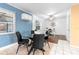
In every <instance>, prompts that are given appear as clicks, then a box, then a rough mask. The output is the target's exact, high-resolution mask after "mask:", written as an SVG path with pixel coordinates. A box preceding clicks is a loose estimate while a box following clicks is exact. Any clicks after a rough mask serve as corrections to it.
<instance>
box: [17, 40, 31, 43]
mask: <svg viewBox="0 0 79 59" xmlns="http://www.w3.org/2000/svg"><path fill="white" fill-rule="evenodd" d="M28 42H29V40H28V39H22V41H19V42H18V43H19V44H25V43H28Z"/></svg>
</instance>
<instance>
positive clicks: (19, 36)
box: [16, 32, 29, 54]
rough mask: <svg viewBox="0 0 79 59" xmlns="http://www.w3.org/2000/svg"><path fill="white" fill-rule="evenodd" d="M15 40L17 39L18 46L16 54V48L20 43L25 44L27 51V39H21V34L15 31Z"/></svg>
mask: <svg viewBox="0 0 79 59" xmlns="http://www.w3.org/2000/svg"><path fill="white" fill-rule="evenodd" d="M16 36H17V40H18V48H17V51H16V54H17V53H18V50H19V48H20V46H21V45H26V48H27V51H28V44H29V39H22V35H21V33H20V32H16Z"/></svg>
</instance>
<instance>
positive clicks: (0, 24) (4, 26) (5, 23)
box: [0, 8, 15, 34]
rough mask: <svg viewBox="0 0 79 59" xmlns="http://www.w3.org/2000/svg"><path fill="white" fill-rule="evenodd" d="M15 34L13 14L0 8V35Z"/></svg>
mask: <svg viewBox="0 0 79 59" xmlns="http://www.w3.org/2000/svg"><path fill="white" fill-rule="evenodd" d="M14 32H15V13H14V12H11V11H9V10H6V9H2V8H0V34H5V33H7V34H8V33H14Z"/></svg>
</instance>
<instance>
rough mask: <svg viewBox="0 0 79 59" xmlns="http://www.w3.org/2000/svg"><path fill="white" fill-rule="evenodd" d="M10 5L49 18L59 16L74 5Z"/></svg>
mask: <svg viewBox="0 0 79 59" xmlns="http://www.w3.org/2000/svg"><path fill="white" fill-rule="evenodd" d="M9 4H10V5H12V6H14V7H17V8H18V9H21V10H24V11H25V12H27V11H30V12H31V13H33V14H36V15H38V16H40V15H41V16H42V17H44V18H45V17H47V16H48V15H50V14H54V15H56V14H58V13H61V12H62V11H64V10H68V9H69V8H70V7H71V5H72V4H70V3H9Z"/></svg>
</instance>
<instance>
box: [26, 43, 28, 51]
mask: <svg viewBox="0 0 79 59" xmlns="http://www.w3.org/2000/svg"><path fill="white" fill-rule="evenodd" d="M26 48H27V52H28V44H26Z"/></svg>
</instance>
